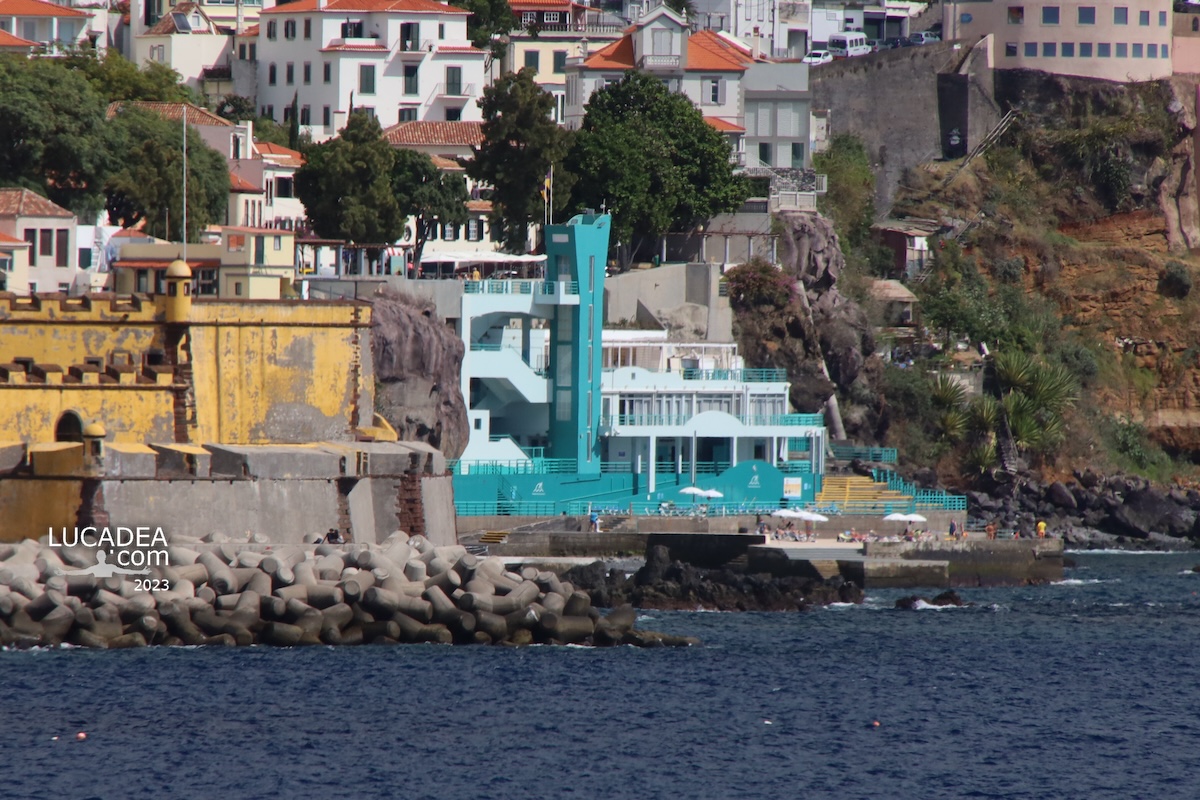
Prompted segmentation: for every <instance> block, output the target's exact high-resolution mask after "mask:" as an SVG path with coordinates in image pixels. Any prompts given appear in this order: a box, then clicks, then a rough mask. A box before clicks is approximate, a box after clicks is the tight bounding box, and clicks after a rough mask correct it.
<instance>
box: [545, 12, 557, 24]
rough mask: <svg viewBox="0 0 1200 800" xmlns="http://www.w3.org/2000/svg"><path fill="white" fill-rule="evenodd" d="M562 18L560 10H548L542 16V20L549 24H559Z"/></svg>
mask: <svg viewBox="0 0 1200 800" xmlns="http://www.w3.org/2000/svg"><path fill="white" fill-rule="evenodd" d="M560 18H561V15H560V12H558V11H547V12H546V14H545V16H544V17H543V18H542V21H543V22H545V23H546V24H547V25H557V24H558V22H559V19H560Z"/></svg>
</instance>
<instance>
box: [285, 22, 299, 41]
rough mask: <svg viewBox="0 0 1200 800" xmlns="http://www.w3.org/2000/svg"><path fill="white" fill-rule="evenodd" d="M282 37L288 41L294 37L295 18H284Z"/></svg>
mask: <svg viewBox="0 0 1200 800" xmlns="http://www.w3.org/2000/svg"><path fill="white" fill-rule="evenodd" d="M283 38H285V39H287V40H289V41H291V40H292V39H295V38H296V20H294V19H285V20H284V21H283Z"/></svg>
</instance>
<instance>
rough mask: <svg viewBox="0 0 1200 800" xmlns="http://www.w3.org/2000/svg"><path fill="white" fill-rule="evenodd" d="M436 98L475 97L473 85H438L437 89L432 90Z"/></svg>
mask: <svg viewBox="0 0 1200 800" xmlns="http://www.w3.org/2000/svg"><path fill="white" fill-rule="evenodd" d="M433 93H434V95H435V96H437V97H473V96H474V95H475V84H473V83H439V84H438V85H437V88H435V89H434V90H433Z"/></svg>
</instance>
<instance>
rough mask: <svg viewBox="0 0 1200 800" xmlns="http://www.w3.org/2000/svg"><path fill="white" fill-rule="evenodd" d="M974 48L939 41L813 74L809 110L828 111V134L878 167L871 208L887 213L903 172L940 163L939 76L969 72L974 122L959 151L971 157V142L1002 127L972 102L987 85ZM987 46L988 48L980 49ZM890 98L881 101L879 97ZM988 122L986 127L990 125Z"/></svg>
mask: <svg viewBox="0 0 1200 800" xmlns="http://www.w3.org/2000/svg"><path fill="white" fill-rule="evenodd" d="M976 46H979V43H977V42H940V43H935V44H927V45H923V46H921V47H905V48H899V49H896V50H887V51H884V52H881V53H874V54H872V55H869V56H860V57H858V58H850V59H844V60H842V61H836V62H834V63H832V64H826V65H824V66H822V67H821V68H820V69H815V70H813V71H812V73H811V75H810V79H809V81H810V85H811V87H812V95H813V109H814V111H820V110H824V109H828V110H830V112H831V113H830V125H831V134H833V135H837V134H842V133H850V134H854V135H855V136H858V137H859V138H860V139H862V140H863V142H864V144H865V145H866V147H867V152H868V153H869V154H870V157H871V162H872V165H873V166H874V168H875V176H876V185H875V205H876V209H877V210H878V211H880V212H884V211H886V210H887V209H888V208H889V207H890V206H891V202H892V197H893V196H894V194H895V191H896V187H897V186H898V185H899V183H900V180H901V179H902V177H903V174H904V171H905V170H906V169H909V168H911V167H914V166H916V165H917V164H920V163H922V162H924V161H929V160H931V159H934V158H940V157H942V156H943V139H942V131H941V123H940V119H939V95H938V80H937V75H938V74H940V73H950V74H958V73H959V71H960V68H963V67H964V66H965V67H966V68H967V69H968V70H969V71H970V78H969V80H968V81H967V87H966V93H967V96H968V102H969V103H970V107H969V109H968V113H969V114H970V115H971V116H972V117H974V116H976V115H980V116H983V117H984V118H983V119H980V120H971V121H970V122H969V123H968V131H967V136H966V137H965V138H966V141H965V143H964V146H965V147H966V150H967V151H968V152H969V151H970V149H971V148H973V147H974V146H975V145H976V144H978V141H976V140H974V139H973V138H972V137H973V136H975V135H978V133H977V132H978V131H979V130H982V129H985V128H986V129H987V130H990V129H991V127H992V126H993V125H994V124H995V122H998V121H999V113H998V111H996V112H993V113H994V121H992V120H991V119H990V117H991V115H988V114H985V113H984V110H985V109H988V108H991V107H992V106H991V105H990V104H989V103H987V102H983V103H978V102H976V101H975V100H973V99H971V98H974V97H975V96H976V95H979V94H983V95H985V96H987V97H990V95H991V82H990V80H988V79H987V72H988V70H987V68H986V60H985V62H984V65H980V64H979V63H978V62H975V61H972V62H970V64H969V65H966V64H965V62H966V61H967V59H966V56H967V55H968V52H969V50H970V49H971V48H972V47H976ZM983 46H984V47H986V44H985V45H983ZM881 97H886V98H888V101H887V102H880V101H879V98H881ZM989 122H990V124H989Z"/></svg>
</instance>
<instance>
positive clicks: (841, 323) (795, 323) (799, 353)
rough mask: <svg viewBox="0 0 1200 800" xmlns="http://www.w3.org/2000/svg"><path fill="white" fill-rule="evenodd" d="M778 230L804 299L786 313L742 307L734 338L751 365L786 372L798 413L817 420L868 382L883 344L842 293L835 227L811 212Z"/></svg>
mask: <svg viewBox="0 0 1200 800" xmlns="http://www.w3.org/2000/svg"><path fill="white" fill-rule="evenodd" d="M778 223H779V225H780V229H781V235H780V239H779V241H780V251H779V256H780V262H781V267H782V269H783V271H784V272H785V273H786V274H788V275H791V276H793V277H794V278H795V279H796V283H797V289H798V291H797V292H796V293H795V296H794V297H793V299H792V301H791V302H790V303H788V304H786V305H784V306H781V307H775V308H771V307H757V308H740V309H738V308H736V306H735V316H734V335H735V337H736V338H737V340H738V345H739V348H740V350H741V353H742V355H743V356H745V358H746V363H747V364H748V365H750V366H752V367H775V368H783V369H786V370H787V372H788V378H789V380H791V382H792V388H791V401H792V405H793V406H794V407H795V408H796V410H797V411H799V412H802V413H817V412H820V411H822V410H824V405H825V403H826V401H827V400H828V399H829V397H830V396H831V395H833V393H834V390H835V387H836V388H840V389H842V390H846V389H848V388H849V387H850V385H851V384H853V383H854V382H855V381H856V380H859V379H860V376H861V374H862V372H863V367H864V365H865V364H866V362H867V359H868V358H870V356H871V354H872V353H873V352H874V350H875V341H874V337H873V336H872V331H871V326H870V323H869V322H868V320H867V316H866V314H865V313H864V312H863V310H862V309H861V308H860V307H859V306H858V304H856V303H855V302H854V301H852V300H850V299H849V298H848V297H846V296H845V295H843V294H842V293H841V292H840V291H839V290H838V288H837V281H838V277H839V276H840V275H841V273H842V271H843V270H844V269H845V267H846V260H845V257H844V256H843V255H842V250H841V246H840V245H839V244H838V238H837V234H836V233H834V231H833V223H832V222H830V221H829V220H828V219H826V218H824V217H822V216H821V215H819V214H815V213H805V212H786V213H784V214H781V215H780V216H779V218H778ZM848 433H850V435H854V432H853V431H848Z"/></svg>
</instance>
